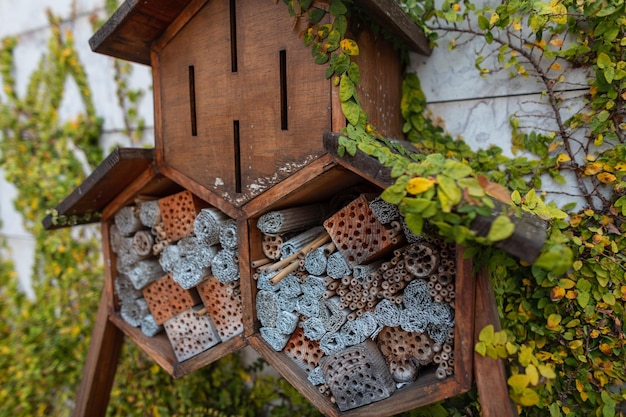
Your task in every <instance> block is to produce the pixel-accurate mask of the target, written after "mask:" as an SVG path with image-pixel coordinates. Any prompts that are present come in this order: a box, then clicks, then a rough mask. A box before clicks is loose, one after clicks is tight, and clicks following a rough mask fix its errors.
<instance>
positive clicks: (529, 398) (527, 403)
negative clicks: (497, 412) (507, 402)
mask: <svg viewBox="0 0 626 417" xmlns="http://www.w3.org/2000/svg"><path fill="white" fill-rule="evenodd" d="M517 402H518V403H519V404H520V405H523V406H524V407H532V406H533V405H537V404H539V394H537V393H536V392H535V391H534V390H532V389H530V388H526V389H524V391H523V392H522V393H521V395H520V396H519V397H518V398H517Z"/></svg>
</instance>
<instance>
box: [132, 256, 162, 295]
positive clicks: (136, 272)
mask: <svg viewBox="0 0 626 417" xmlns="http://www.w3.org/2000/svg"><path fill="white" fill-rule="evenodd" d="M163 275H165V272H164V271H163V268H161V265H160V264H159V261H158V260H156V259H144V260H141V261H139V262H137V263H136V264H135V265H134V267H133V268H132V269H131V270H130V271H129V272H128V278H129V279H130V280H131V281H132V283H133V285H134V286H135V288H136V289H138V290H140V289H142V288H144V287H145V286H146V285H148V284H150V283H151V282H154V281H156V280H157V279H159V278H161V277H162V276H163Z"/></svg>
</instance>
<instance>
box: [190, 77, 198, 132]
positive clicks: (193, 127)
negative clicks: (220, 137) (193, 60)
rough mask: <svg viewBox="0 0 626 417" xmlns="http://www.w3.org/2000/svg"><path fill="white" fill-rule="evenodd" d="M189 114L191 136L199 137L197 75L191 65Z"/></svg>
mask: <svg viewBox="0 0 626 417" xmlns="http://www.w3.org/2000/svg"><path fill="white" fill-rule="evenodd" d="M189 113H190V114H191V136H197V135H198V125H197V123H196V74H195V70H194V67H193V65H189Z"/></svg>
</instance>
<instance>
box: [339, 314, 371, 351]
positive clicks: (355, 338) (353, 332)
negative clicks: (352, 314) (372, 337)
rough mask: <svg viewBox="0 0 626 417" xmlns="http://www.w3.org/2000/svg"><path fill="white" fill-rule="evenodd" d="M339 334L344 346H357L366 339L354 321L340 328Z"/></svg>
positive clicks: (357, 323)
mask: <svg viewBox="0 0 626 417" xmlns="http://www.w3.org/2000/svg"><path fill="white" fill-rule="evenodd" d="M339 334H340V335H341V338H342V339H343V341H344V342H345V344H346V346H354V345H358V344H359V343H361V342H363V341H364V340H365V339H366V338H367V336H365V333H364V332H363V330H362V329H361V327H360V326H359V322H357V321H356V320H351V321H347V322H346V323H345V324H344V325H343V326H341V330H340V331H339Z"/></svg>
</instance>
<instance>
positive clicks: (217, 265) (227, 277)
mask: <svg viewBox="0 0 626 417" xmlns="http://www.w3.org/2000/svg"><path fill="white" fill-rule="evenodd" d="M211 272H213V275H214V276H215V278H217V279H218V280H219V281H220V282H222V283H227V282H231V281H237V280H239V256H237V253H236V252H231V251H229V250H225V249H222V250H220V251H219V252H217V254H215V256H214V257H213V259H212V260H211Z"/></svg>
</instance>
